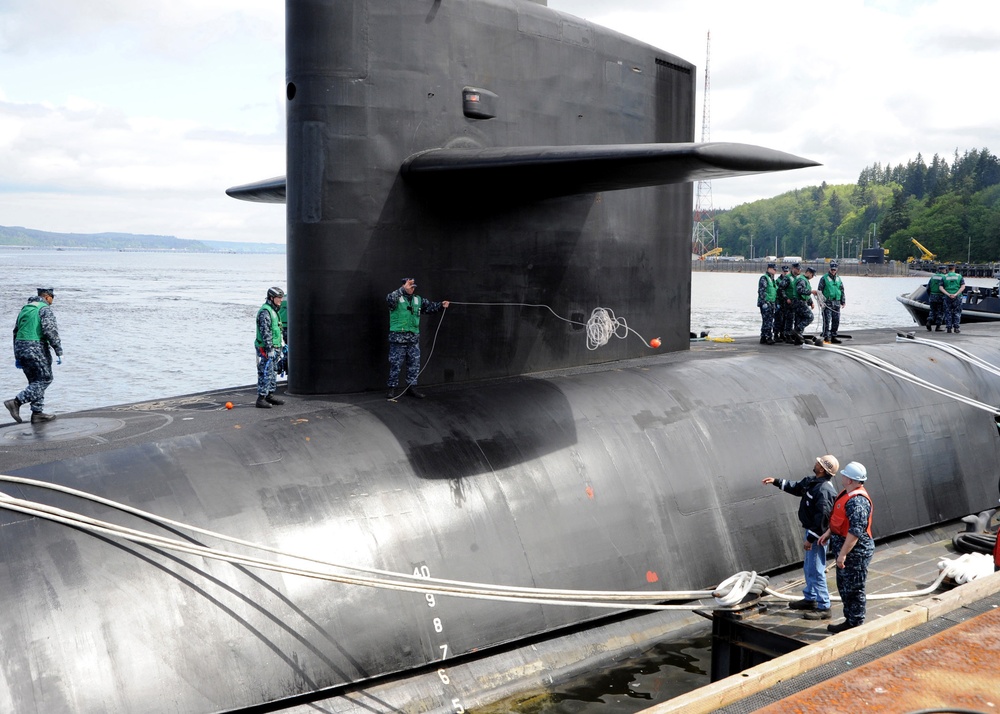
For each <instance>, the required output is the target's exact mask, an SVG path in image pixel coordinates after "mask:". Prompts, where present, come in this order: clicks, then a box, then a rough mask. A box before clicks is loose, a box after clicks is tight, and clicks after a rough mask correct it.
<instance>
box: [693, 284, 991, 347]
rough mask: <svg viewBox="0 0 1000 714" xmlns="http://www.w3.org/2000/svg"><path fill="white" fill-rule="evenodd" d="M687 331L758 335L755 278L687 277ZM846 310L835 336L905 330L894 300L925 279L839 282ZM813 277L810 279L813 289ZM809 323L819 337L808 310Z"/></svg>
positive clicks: (906, 321)
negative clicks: (689, 309) (688, 320)
mask: <svg viewBox="0 0 1000 714" xmlns="http://www.w3.org/2000/svg"><path fill="white" fill-rule="evenodd" d="M691 278H692V281H691V331H692V332H696V333H700V332H701V331H702V330H708V331H709V334H711V335H714V336H716V337H721V336H722V335H725V334H728V335H730V336H731V337H740V336H752V335H760V310H758V309H757V281H758V280H759V279H760V275H759V274H757V273H692V275H691ZM841 280H843V282H844V291H845V293H846V294H847V305H846V306H844V308H843V310H842V311H841V313H840V331H841V332H846V333H848V334H850V332H851V331H852V330H864V329H871V328H875V327H897V328H905V329H911V328H912V327H913V326H914V325H915V324H916V323H915V322H914V321H913V318H911V317H910V313H908V312H907V311H906V310H905V309H904V308H903V306H902V305H901V304H900V303H899V302H897V301H896V296H897V295H901V294H902V293H909V292H912V291H913V290H914V289H915V288H916V287H917V286H919V285H922V284H923V283H926V282H927V278H870V277H855V276H850V275H848V276H846V277H842V278H841ZM965 282H966V283H967V284H968V285H981V286H993V285H996V280H993V279H992V278H967V279H966V281H965ZM817 283H819V276H818V275H817V276H816V277H815V278H813V280H812V284H813V287H814V288H815V287H816V285H817ZM813 314H814V315H815V319H813V322H812V324H811V325H809V327H808V328H806V334H814V333H815V334H819V333H820V332H822V330H823V318H822V315H820V313H819V310H818V309H817V310H814V312H813Z"/></svg>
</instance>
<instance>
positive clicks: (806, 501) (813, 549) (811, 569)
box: [761, 454, 840, 620]
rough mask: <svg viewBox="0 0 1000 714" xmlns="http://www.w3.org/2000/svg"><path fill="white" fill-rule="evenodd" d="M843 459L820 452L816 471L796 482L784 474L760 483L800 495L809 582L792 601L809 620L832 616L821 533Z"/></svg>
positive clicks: (804, 562) (806, 572) (824, 530)
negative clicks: (799, 596) (834, 477)
mask: <svg viewBox="0 0 1000 714" xmlns="http://www.w3.org/2000/svg"><path fill="white" fill-rule="evenodd" d="M839 468H840V462H839V461H837V457H836V456H833V455H832V454H826V455H825V456H817V457H816V463H814V464H813V475H812V476H807V477H806V478H804V479H802V480H801V481H795V482H794V483H793V482H791V481H788V480H786V479H783V478H770V477H768V478H765V479H763V480H762V481H761V483H763V484H765V485H767V484H771V485H774V486H776V487H778V488H780V489H781V490H782V491H784V492H785V493H790V494H792V495H793V496H799V497H800V498H801V499H802V500H801V501H800V502H799V522H800V523H801V524H802V527H803V528H804V529H805V536H804V537H803V541H802V549H803V550H804V551H805V558H804V561H803V563H802V571H803V573H804V575H805V579H806V586H805V588H803V589H802V599H801V600H796V601H795V602H793V603H791V605H789V607H790V608H791V609H793V610H805V611H806V612H805V613H804V615H803V617H805V618H806V619H807V620H829V619H830V589H829V588H828V587H827V584H826V545H825V544H823V543H820V542H819V539H820V536H821V535H822V534H823V533H825V532H826V530H827V529H828V528H829V527H830V512H831V511H832V510H833V502H834V500H835V499H836V498H837V489H836V487H835V486H834V485H833V483H832V479H833V476H834V474H836V473H837V470H838V469H839Z"/></svg>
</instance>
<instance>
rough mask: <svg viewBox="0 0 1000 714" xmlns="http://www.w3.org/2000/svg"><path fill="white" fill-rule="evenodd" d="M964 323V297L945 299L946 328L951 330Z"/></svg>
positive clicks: (947, 297)
mask: <svg viewBox="0 0 1000 714" xmlns="http://www.w3.org/2000/svg"><path fill="white" fill-rule="evenodd" d="M961 322H962V296H961V295H956V296H955V297H950V296H948V295H946V296H945V297H944V326H945V327H947V328H948V329H949V330H950V329H951V328H953V327H958V326H959V324H961Z"/></svg>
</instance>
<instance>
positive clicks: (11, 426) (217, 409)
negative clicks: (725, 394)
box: [0, 323, 1000, 472]
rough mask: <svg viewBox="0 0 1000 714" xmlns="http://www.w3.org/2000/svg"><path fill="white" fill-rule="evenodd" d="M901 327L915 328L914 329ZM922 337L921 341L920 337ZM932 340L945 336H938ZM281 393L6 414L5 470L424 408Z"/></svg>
mask: <svg viewBox="0 0 1000 714" xmlns="http://www.w3.org/2000/svg"><path fill="white" fill-rule="evenodd" d="M901 329H907V330H912V329H914V328H913V326H910V327H908V328H901ZM998 331H1000V326H997V325H991V324H982V323H980V324H975V325H970V326H967V327H966V329H965V330H963V332H962V333H961V334H960V335H947V337H948V341H949V342H954V343H959V344H963V345H965V346H966V347H968V346H969V345H970V344H974V342H975V339H976V337H977V335H996V334H998ZM896 332H897V330H895V329H878V330H864V331H859V332H856V333H853V334H852V337H851V339H847V340H845V345H846V346H851V347H863V346H865V345H874V344H886V343H889V342H892V341H894V340H895V337H896ZM917 334H918V336H921V335H922V332H918V333H917ZM929 335H931V336H936V337H940V336H941V335H938V334H937V333H929ZM800 350H801V348H800V347H795V346H793V345H787V344H779V345H773V346H771V345H761V344H759V340H758V338H757V337H739V338H735V339H734V341H732V342H714V341H692V343H691V349H690V350H689V351H685V352H675V353H670V354H663V355H655V354H654V355H651V356H650V357H643V358H637V359H632V360H624V361H616V362H613V363H604V364H599V365H592V366H588V367H577V368H573V369H570V370H559V371H553V372H546V373H537V374H531V375H525V376H522V377H511V378H508V379H505V380H493V381H494V382H496V381H504V382H509V381H516V380H521V379H538V378H546V377H556V376H559V375H575V374H584V373H587V372H597V371H603V370H608V369H616V370H622V369H629V368H639V369H641V368H643V367H645V366H649V365H651V364H670V363H678V362H690V361H692V360H698V361H702V360H703V361H711V360H715V359H720V358H727V357H733V356H740V355H749V354H756V353H760V352H764V353H768V354H774V355H775V356H780V357H781V358H782V359H788V358H790V357H792V356H793V355H794V354H796V353H798V352H799V351H800ZM95 378H96V377H95ZM490 383H492V382H490ZM487 384H489V383H487ZM469 386H470V385H469V384H468V383H463V384H447V385H436V386H430V387H426V388H425V387H421V389H422V390H424V391H425V392H426V394H427V396H428V397H429V398H431V399H433V397H434V395H435V394H440V393H444V392H446V391H451V390H458V389H463V388H468V387H469ZM279 394H281V396H282V397H284V398H286V400H287V401H286V404H284V405H283V406H277V407H274V408H272V409H267V410H265V409H256V408H255V407H254V402H255V400H256V389H255V387H253V386H243V387H232V388H226V389H219V390H214V391H209V392H201V393H197V394H187V395H181V396H175V397H166V398H163V399H157V400H153V401H145V402H136V403H132V404H124V405H115V406H107V407H102V408H98V409H91V410H86V411H80V412H71V413H63V414H58V417H59V418H58V419H56V420H55V421H53V422H49V423H45V424H37V425H32V424H30V423H28V418H27V417H28V410H27V409H26V408H24V407H22V409H21V415H22V418H24V419H25V421H24V423H16V422H13V421H6V420H7V419H8V415H7V414H6V413H4V414H2V415H0V417H2V418H3V420H4V422H3V423H2V424H0V472H10V471H13V470H16V469H21V468H26V467H29V466H34V465H37V464H42V463H47V462H50V461H56V460H60V461H61V460H64V459H71V458H76V457H80V456H88V455H90V454H94V453H99V452H102V451H108V450H114V449H117V448H121V447H123V446H132V445H136V444H141V443H152V442H157V441H162V440H164V439H169V438H173V437H179V436H186V435H190V434H197V433H202V432H207V431H218V430H221V429H241V428H243V427H244V426H246V425H248V424H255V423H259V422H263V421H266V420H269V419H286V420H293V421H294V420H309V419H311V418H313V417H315V418H328V415H327V414H326V412H328V410H329V409H331V408H335V407H338V406H344V405H354V406H362V407H364V408H366V409H376V410H380V409H392V408H406V409H411V408H414V407H415V406H417V405H418V404H419V402H417V401H416V400H410V399H408V398H407V397H405V396H404V397H402V398H401V399H400V403H392V402H387V401H386V400H385V395H384V392H382V391H377V392H362V393H354V394H341V395H325V396H313V395H293V394H285V388H284V387H283V386H281V387H279ZM227 402H232V404H233V408H232V409H226V407H225V404H226V403H227ZM56 406H57V405H56Z"/></svg>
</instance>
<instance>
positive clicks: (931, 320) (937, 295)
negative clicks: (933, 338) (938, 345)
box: [927, 265, 947, 332]
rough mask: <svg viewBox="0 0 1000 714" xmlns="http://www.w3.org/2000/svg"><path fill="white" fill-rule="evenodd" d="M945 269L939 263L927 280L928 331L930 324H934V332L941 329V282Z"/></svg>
mask: <svg viewBox="0 0 1000 714" xmlns="http://www.w3.org/2000/svg"><path fill="white" fill-rule="evenodd" d="M946 270H947V268H945V267H944V266H943V265H939V266H938V267H937V272H936V273H934V274H933V275H932V276H931V277H930V279H929V280H928V281H927V303H928V305H929V306H930V312H929V314H928V315H927V331H928V332H930V330H931V325H934V331H935V332H942V331H943V330H942V329H941V323H942V322H944V290H942V289H941V283H942V282H943V281H944V274H945V272H946Z"/></svg>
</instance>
